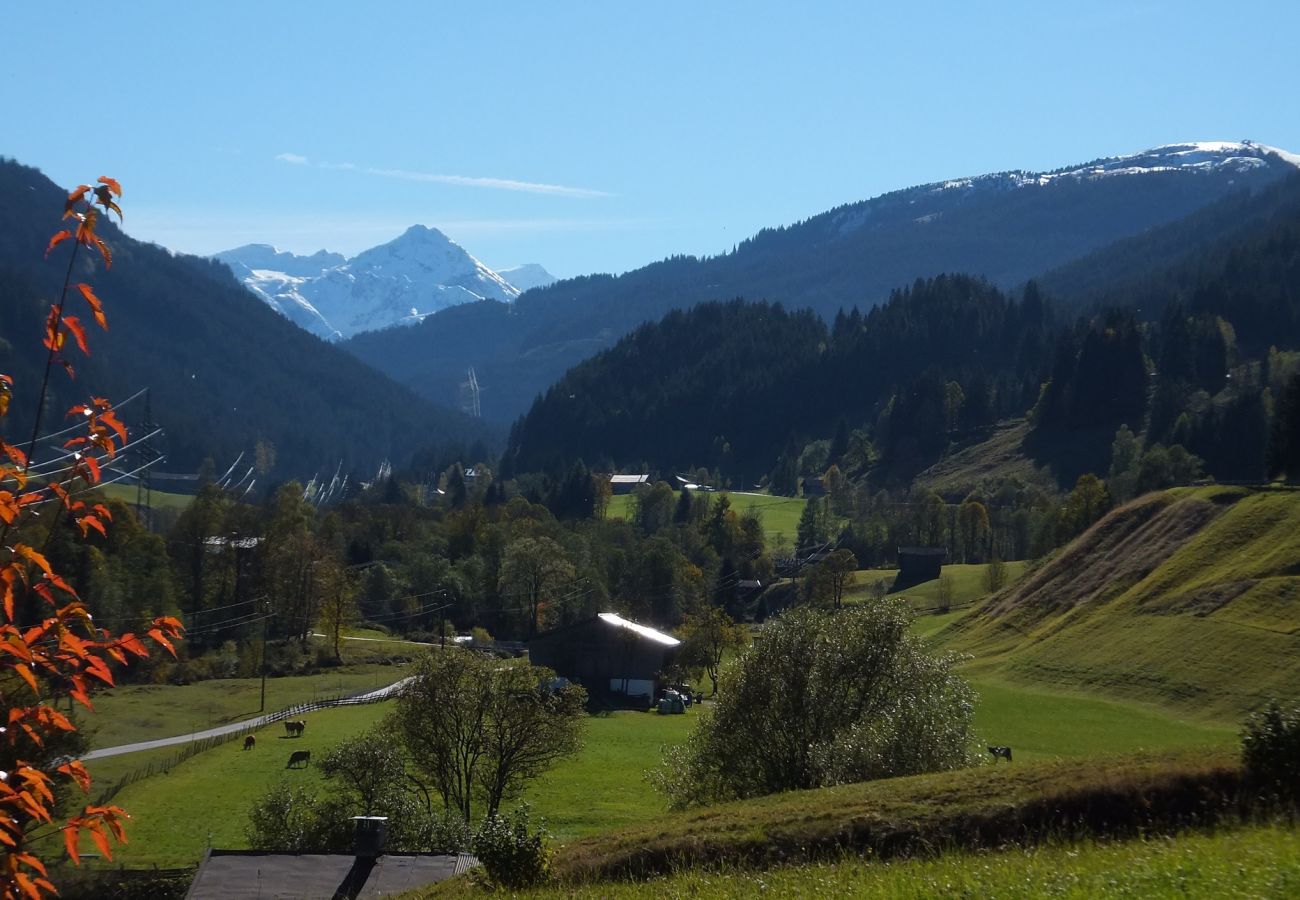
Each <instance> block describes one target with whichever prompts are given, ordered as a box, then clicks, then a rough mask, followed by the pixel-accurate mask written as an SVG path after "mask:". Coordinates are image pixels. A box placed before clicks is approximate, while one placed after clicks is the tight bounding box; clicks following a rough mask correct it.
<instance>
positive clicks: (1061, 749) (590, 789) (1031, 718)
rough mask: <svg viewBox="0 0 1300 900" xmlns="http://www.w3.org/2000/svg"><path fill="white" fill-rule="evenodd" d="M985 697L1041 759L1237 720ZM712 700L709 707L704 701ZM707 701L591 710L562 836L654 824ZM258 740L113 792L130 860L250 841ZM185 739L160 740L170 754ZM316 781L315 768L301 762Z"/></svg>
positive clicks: (333, 715)
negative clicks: (674, 710) (180, 823)
mask: <svg viewBox="0 0 1300 900" xmlns="http://www.w3.org/2000/svg"><path fill="white" fill-rule="evenodd" d="M975 687H976V689H977V690H978V691H979V692H980V695H981V703H980V705H979V706H978V707H977V711H976V727H977V730H978V732H979V733H980V734H981V735H982V736H983V737H984V739H986V740H987V741H989V742H995V743H1002V744H1010V745H1011V746H1012V747H1013V748H1014V750H1015V754H1016V760H1017V764H1019V763H1021V762H1032V761H1034V760H1055V759H1070V758H1074V759H1077V758H1079V757H1087V756H1092V755H1096V754H1114V753H1122V752H1129V751H1137V750H1162V749H1166V748H1175V747H1200V748H1207V752H1211V753H1213V752H1215V751H1214V750H1213V748H1226V747H1228V746H1229V745H1230V744H1231V742H1232V740H1233V738H1234V734H1233V732H1232V731H1230V730H1226V729H1216V728H1210V727H1207V726H1203V725H1197V724H1194V723H1187V722H1180V721H1177V720H1175V719H1171V718H1169V717H1167V716H1161V715H1159V714H1158V713H1154V712H1149V711H1146V710H1143V709H1138V708H1135V707H1132V706H1129V705H1125V704H1122V703H1115V702H1109V701H1105V700H1098V699H1096V698H1090V697H1084V696H1070V695H1062V694H1044V693H1037V692H1031V691H1025V690H1024V689H1021V688H1018V687H1014V686H1004V685H999V684H996V683H992V682H978V681H977V682H976V683H975ZM384 709H385V705H384V704H378V705H375V706H366V707H356V708H347V709H342V710H324V711H321V712H317V713H312V714H311V715H310V716H309V720H310V722H311V724H310V727H309V731H308V735H309V737H304V738H303V739H302V741H301V745H302V748H303V749H311V750H313V753H316V752H318V751H319V752H323V751H324V750H325V749H327V748H328V747H329V746H331V745H332V744H333V743H334V742H335V741H337V740H339V739H340V738H341V737H343V736H347V735H350V734H354V733H356V732H357V731H360V730H362V729H364V728H365V727H367V726H368V725H369V724H371V723H373V722H375V721H378V719H379V718H380V717H381V715H382V713H383V711H384ZM706 709H707V706H706ZM699 715H700V712H699V711H698V710H694V709H693V710H692V711H691V712H689V713H687V714H686V715H684V716H657V715H652V714H649V713H639V712H619V713H614V714H611V715H605V716H594V717H592V718H590V719H588V723H587V739H586V742H585V747H584V748H583V750H582V751H581V753H579V754H578V755H577V756H575V757H573V758H571V759H569V760H565V761H563V762H561V763H560V764H559V765H557V766H556V767H555V768H554V769H553V770H551V771H550V772H548V773H546V774H545V775H543V776H542V777H541V778H539V779H538V780H537V781H536V782H534V783H533V785H531V786H530V788H529V789H528V791H527V794H526V797H525V799H527V800H528V801H529V802H530V803H531V804H532V806H533V810H534V813H535V815H536V816H538V817H540V818H541V819H543V820H545V822H546V824H547V827H548V829H549V830H550V831H551V832H552V833H553V834H554V835H555V837H556V839H557V840H559V841H562V842H563V841H570V840H573V839H577V838H583V837H587V836H590V835H596V834H600V833H604V832H609V831H614V830H617V829H622V828H626V827H629V826H634V825H640V824H645V823H651V822H654V821H655V820H657V819H659V818H660V817H662V816H663V815H664V802H663V800H662V798H661V797H660V796H659V795H658V794H656V793H655V792H654V790H653V789H652V788H651V787H650V785H649V783H648V782H646V781H645V779H644V777H643V774H644V772H645V771H646V770H647V769H650V768H652V767H653V766H655V765H656V764H657V763H658V762H659V759H660V755H661V751H662V748H663V747H665V746H667V745H671V744H674V743H677V742H680V741H683V740H685V739H686V737H687V735H688V734H689V730H690V729H691V727H693V726H694V723H695V722H696V721H697V719H698V717H699ZM260 734H261V735H262V737H260V738H259V746H258V747H257V749H256V750H255V751H252V752H250V753H244V752H243V751H242V750H241V749H240V747H239V745H238V742H232V743H230V744H225V745H223V746H221V747H218V748H216V749H215V750H210V751H208V752H206V753H203V754H200V755H199V756H196V757H194V758H193V759H191V760H187V761H186V762H184V763H182V764H180V765H179V766H178V767H176V768H175V769H173V770H172V771H171V772H170V773H169V774H167V775H156V776H154V777H153V778H150V779H148V780H146V781H143V782H139V783H137V784H135V785H132V786H131V787H129V788H127V789H126V790H124V791H123V792H122V793H121V794H119V795H118V797H117V798H116V799H115V802H118V803H120V804H121V805H123V806H124V807H126V808H127V809H128V810H129V811H131V812H132V813H133V814H134V815H135V816H136V819H137V826H136V828H135V830H133V831H132V845H131V850H130V851H129V857H128V858H127V861H128V864H134V862H135V861H140V862H142V863H147V864H154V863H157V864H159V865H171V864H174V863H175V864H183V863H185V862H187V861H189V862H192V861H194V860H196V859H197V858H198V857H197V856H196V855H194V854H200V855H201V853H202V850H203V848H204V847H206V846H207V844H206V833H207V830H208V829H210V830H211V832H212V841H213V845H214V846H222V847H242V846H244V841H243V832H242V829H243V821H244V817H245V815H246V812H247V808H248V806H249V805H250V804H251V803H252V802H253V800H254V799H255V798H256V797H257V796H259V795H260V794H261V793H262V792H263V791H265V789H266V787H267V786H269V785H270V784H271V783H273V782H274V780H275V779H276V778H278V777H280V775H282V774H286V773H284V772H283V768H282V767H283V765H284V760H283V758H282V757H284V756H286V751H287V750H291V749H295V748H297V746H298V744H299V743H300V742H299V741H291V740H288V739H283V738H281V737H280V733H279V732H278V731H277V730H276V728H275V727H272V728H270V729H266V730H264V731H263V732H260ZM174 752H175V749H171V750H168V751H165V752H164V751H153V755H156V756H158V757H159V758H163V757H166V756H170V755H171V754H172V753H174ZM149 757H150V754H131V755H129V756H123V757H114V758H111V759H108V760H102V761H98V762H96V763H92V764H91V773H92V775H93V776H94V777H95V778H97V779H101V780H102V782H101V783H107V782H108V781H109V780H111V779H113V778H116V777H119V776H120V775H121V774H123V773H125V772H126V771H130V770H131V769H132V768H134V766H135V765H144V764H146V763H147V762H148V761H149ZM292 774H293V777H295V778H305V779H308V780H309V781H310V782H311V783H316V782H315V778H316V776H315V774H314V772H308V773H297V772H295V773H292ZM177 791H181V792H183V794H184V796H185V798H186V799H185V801H184V802H188V803H192V804H198V805H200V806H202V807H203V808H204V809H208V808H211V809H214V810H216V811H217V812H218V813H219V815H217V816H215V817H214V818H213V820H212V822H213V823H214V824H209V825H207V826H204V828H203V829H200V830H202V831H203V836H202V837H203V839H202V840H199V838H198V837H196V832H195V830H194V828H190V827H188V826H187V827H183V828H178V829H172V828H170V827H169V826H168V825H167V822H169V821H171V820H172V819H173V818H174V817H176V816H177V815H179V812H178V810H179V808H180V806H181V805H183V804H182V802H181V801H180V800H179V799H178V798H177V797H176V796H175V793H176V792H177Z"/></svg>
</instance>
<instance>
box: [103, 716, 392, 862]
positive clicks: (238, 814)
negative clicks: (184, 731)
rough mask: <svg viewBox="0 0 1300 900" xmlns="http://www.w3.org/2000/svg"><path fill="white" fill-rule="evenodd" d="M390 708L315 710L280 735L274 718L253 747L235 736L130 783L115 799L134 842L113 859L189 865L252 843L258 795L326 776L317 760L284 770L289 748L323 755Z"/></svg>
mask: <svg viewBox="0 0 1300 900" xmlns="http://www.w3.org/2000/svg"><path fill="white" fill-rule="evenodd" d="M390 708H391V705H390V704H387V703H375V704H371V705H368V706H347V707H340V708H337V709H328V710H321V711H319V712H314V713H310V714H309V715H307V716H306V717H305V719H306V721H307V730H306V732H305V733H304V735H303V737H301V738H293V739H290V738H286V737H283V735H284V729H283V728H282V727H281V726H279V725H271V726H268V727H267V728H264V729H262V730H261V731H259V732H258V733H257V747H256V748H254V749H253V750H251V751H248V752H245V751H244V750H243V749H242V747H243V745H242V743H241V742H240V741H237V740H236V741H230V742H229V743H226V744H223V745H222V746H220V747H217V748H215V749H212V750H209V751H207V752H206V753H201V754H199V755H198V756H195V757H193V758H192V759H189V760H186V761H185V762H183V763H181V764H180V765H178V766H176V767H175V768H174V769H172V770H171V771H170V772H168V773H167V774H164V775H155V776H154V777H152V778H148V779H146V780H144V781H140V782H137V783H136V784H133V785H131V786H130V787H128V788H126V789H125V790H123V791H122V792H121V793H119V794H118V795H117V796H116V797H115V798H114V800H113V802H114V803H116V804H118V805H119V806H121V807H123V808H124V809H126V810H127V812H129V813H130V814H131V817H132V821H131V822H130V824H129V827H128V831H127V834H128V836H129V838H130V843H129V844H127V845H126V846H124V847H122V848H121V849H120V851H116V852H114V861H115V862H120V863H123V864H125V865H126V866H128V867H138V866H147V865H158V866H160V867H164V868H166V867H169V866H186V865H193V864H194V863H197V862H198V861H199V859H201V858H202V856H203V853H204V851H205V850H206V849H207V847H209V846H213V847H225V848H239V847H246V846H248V844H247V841H246V840H245V838H244V826H245V823H246V822H247V819H248V810H249V807H250V806H251V805H252V803H253V801H254V799H256V798H257V797H260V796H261V795H262V794H264V793H265V792H266V790H267V789H268V788H269V787H271V786H272V785H273V784H274V783H275V782H276V781H278V780H279V779H281V778H291V779H292V780H293V781H294V782H295V783H297V784H303V785H308V786H314V785H319V784H320V783H321V782H322V779H321V776H320V775H319V774H318V772H317V770H316V768H315V767H308V768H306V769H293V770H286V769H285V761H286V760H287V759H288V756H289V753H290V752H292V751H294V750H310V751H311V752H312V756H313V757H319V756H321V755H324V753H325V752H326V751H327V750H329V749H330V748H331V747H332V746H334V745H335V744H337V743H338V742H339V741H341V740H343V739H344V738H348V737H353V736H354V735H356V734H358V733H360V732H361V731H364V730H365V729H366V728H368V727H370V726H371V725H373V724H375V723H376V722H378V721H379V720H380V719H381V718H382V717H383V716H384V715H385V714H386V713H387V712H388V710H389V709H390ZM133 756H134V754H133ZM128 758H130V757H128ZM91 771H92V774H94V769H93V768H92V769H91ZM87 846H88V847H89V844H87Z"/></svg>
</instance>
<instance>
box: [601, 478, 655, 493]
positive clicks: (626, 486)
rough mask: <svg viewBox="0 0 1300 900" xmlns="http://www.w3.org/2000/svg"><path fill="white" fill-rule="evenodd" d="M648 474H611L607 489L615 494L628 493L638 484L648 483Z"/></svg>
mask: <svg viewBox="0 0 1300 900" xmlns="http://www.w3.org/2000/svg"><path fill="white" fill-rule="evenodd" d="M649 483H650V476H649V475H611V476H609V489H610V490H611V491H612V492H614V493H615V494H630V493H632V492H633V491H634V490H636V487H637V485H639V484H649Z"/></svg>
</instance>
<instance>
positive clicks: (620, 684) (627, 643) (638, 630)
mask: <svg viewBox="0 0 1300 900" xmlns="http://www.w3.org/2000/svg"><path fill="white" fill-rule="evenodd" d="M679 646H681V641H679V640H677V638H675V637H673V636H672V635H668V634H664V633H663V632H662V631H656V630H655V629H653V628H649V627H647V626H645V625H640V624H638V623H636V622H633V621H630V620H628V619H625V618H623V617H622V616H620V615H618V614H617V613H600V614H599V615H596V616H592V617H591V618H590V619H584V620H583V621H581V622H575V623H573V624H572V625H566V626H564V627H563V628H556V629H553V630H551V631H546V632H543V633H542V634H539V635H537V636H536V637H534V638H533V639H532V640H530V641H529V642H528V659H529V661H530V662H531V663H532V664H533V665H535V666H546V667H547V668H549V669H554V670H555V673H556V674H557V675H562V676H563V677H565V678H568V679H569V680H570V681H576V682H577V683H578V684H581V685H582V686H583V687H585V688H586V689H587V693H588V694H590V695H592V696H593V697H597V698H601V699H603V700H606V701H608V702H610V703H613V704H615V705H626V706H642V707H644V706H649V705H650V702H651V701H652V700H653V699H654V696H655V685H656V683H657V681H658V680H659V677H660V675H661V673H663V672H664V670H665V669H667V668H668V666H669V665H670V664H671V663H672V659H673V657H674V656H675V655H676V653H677V649H678V647H679Z"/></svg>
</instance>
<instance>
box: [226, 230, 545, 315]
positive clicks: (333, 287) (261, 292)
mask: <svg viewBox="0 0 1300 900" xmlns="http://www.w3.org/2000/svg"><path fill="white" fill-rule="evenodd" d="M216 258H217V259H220V260H221V261H223V262H225V263H226V264H227V265H229V266H230V267H231V269H232V270H233V271H234V273H235V275H236V276H237V277H238V278H239V279H240V280H241V281H243V283H244V285H245V286H246V287H248V289H249V290H251V291H252V292H253V293H255V294H257V295H258V296H259V297H261V298H262V299H263V300H265V301H266V302H267V303H268V304H269V305H270V306H272V307H273V308H275V309H276V310H278V311H279V312H281V313H282V314H284V315H286V316H288V317H289V318H290V319H292V320H293V321H294V322H296V323H298V324H299V325H301V326H302V327H304V328H306V329H307V330H309V331H311V332H313V333H315V334H317V335H319V336H320V337H324V338H326V339H329V340H337V339H339V338H345V337H351V336H352V335H354V334H356V333H358V332H361V331H371V330H374V329H377V328H387V327H389V326H392V325H397V324H411V323H413V322H418V321H419V320H420V319H422V318H423V317H425V316H427V315H429V314H431V313H435V312H437V311H438V310H440V309H445V308H447V307H449V306H454V305H456V304H459V303H469V302H473V301H476V300H484V299H491V300H500V301H505V302H509V301H511V300H514V298H516V297H518V296H519V293H520V290H521V288H519V287H516V286H515V285H513V284H511V283H510V282H509V281H508V280H507V279H505V278H503V277H502V276H501V275H500V274H498V273H496V272H494V271H492V270H491V269H490V268H488V267H487V266H485V265H483V263H481V262H479V261H478V260H477V259H475V258H474V257H473V256H471V255H470V254H469V253H467V252H466V251H465V250H464V248H462V247H461V246H460V245H459V244H457V243H456V242H455V241H453V240H451V239H450V238H449V237H447V236H446V235H445V234H443V233H442V232H441V231H439V230H438V229H436V228H430V227H427V226H425V225H412V226H411V227H410V228H408V229H406V231H404V232H402V234H400V235H398V236H397V237H396V238H394V239H393V240H391V241H389V242H387V243H385V244H380V245H379V246H377V247H372V248H370V249H369V250H365V251H363V252H361V253H359V254H357V255H356V256H354V257H352V258H351V259H345V258H344V257H342V256H340V255H339V254H337V253H327V252H326V251H323V250H322V251H320V252H318V253H315V254H312V255H311V256H295V255H294V254H292V253H286V252H283V251H279V250H276V249H275V248H274V247H272V246H270V245H269V244H248V245H246V246H243V247H238V248H236V249H234V250H227V251H225V252H223V253H218V254H217V255H216ZM537 268H538V269H539V270H540V271H541V272H542V273H543V274H545V270H543V269H541V267H540V266H538V267H537ZM547 277H549V276H547ZM552 280H553V279H552ZM529 286H532V285H529Z"/></svg>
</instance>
